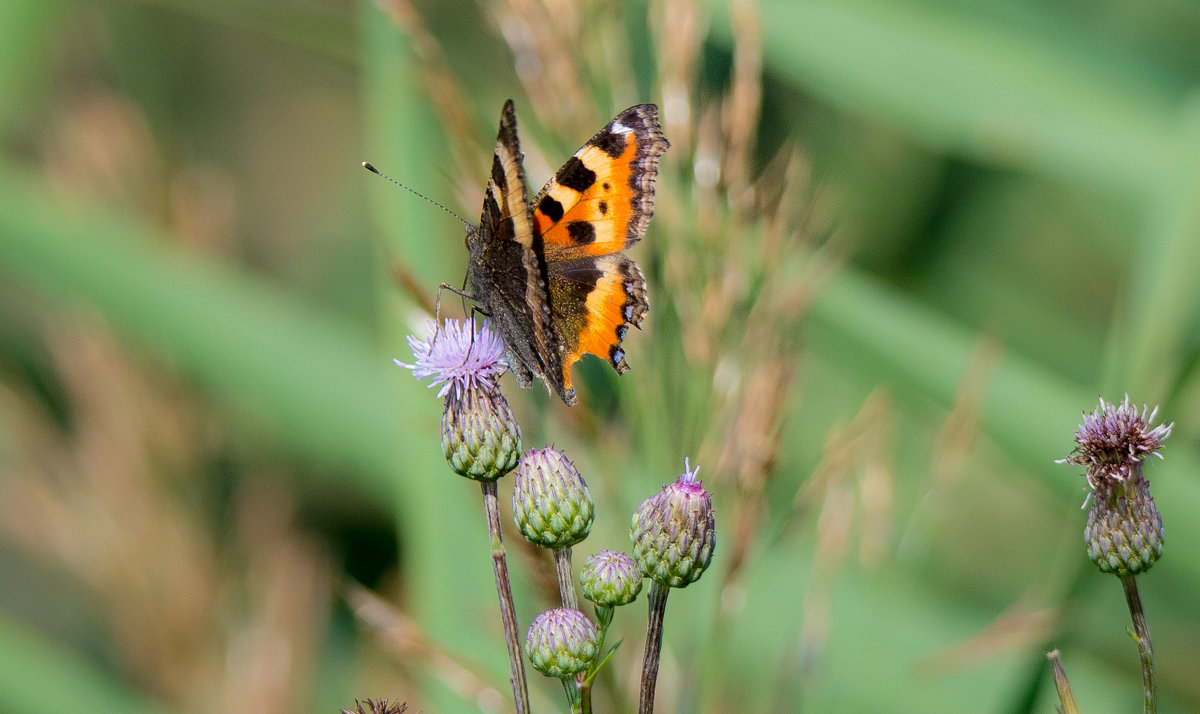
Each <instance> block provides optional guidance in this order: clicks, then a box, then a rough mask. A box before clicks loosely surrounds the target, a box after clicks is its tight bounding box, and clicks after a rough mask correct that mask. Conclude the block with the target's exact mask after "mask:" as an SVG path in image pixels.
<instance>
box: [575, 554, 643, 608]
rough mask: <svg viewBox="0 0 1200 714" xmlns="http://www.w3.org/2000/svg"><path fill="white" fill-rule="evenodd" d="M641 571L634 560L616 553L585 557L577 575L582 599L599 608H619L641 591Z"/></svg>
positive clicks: (632, 599)
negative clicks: (581, 589)
mask: <svg viewBox="0 0 1200 714" xmlns="http://www.w3.org/2000/svg"><path fill="white" fill-rule="evenodd" d="M642 577H643V576H642V571H641V570H640V569H639V568H638V564H637V561H635V560H634V559H633V558H632V557H630V556H628V555H626V554H625V553H622V552H621V551H619V550H602V551H600V552H599V553H596V554H595V555H589V556H588V558H587V560H585V561H584V563H583V570H581V571H580V572H579V583H580V585H582V586H583V596H584V597H585V598H587V599H588V600H591V601H592V602H594V603H596V604H597V605H599V606H600V607H620V606H621V605H628V604H629V603H631V602H633V601H634V600H636V599H637V596H638V593H640V592H641V591H642Z"/></svg>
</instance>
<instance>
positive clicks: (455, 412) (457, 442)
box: [442, 385, 521, 481]
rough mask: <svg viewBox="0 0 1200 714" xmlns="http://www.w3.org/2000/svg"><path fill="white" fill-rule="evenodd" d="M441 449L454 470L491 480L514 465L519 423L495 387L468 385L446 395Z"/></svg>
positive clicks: (518, 439)
mask: <svg viewBox="0 0 1200 714" xmlns="http://www.w3.org/2000/svg"><path fill="white" fill-rule="evenodd" d="M442 453H444V454H445V455H446V461H447V462H449V464H450V468H451V469H453V470H454V473H456V474H458V475H459V476H465V477H467V478H470V479H475V480H476V481H494V480H496V479H498V478H500V477H501V476H503V475H504V474H506V473H508V472H509V471H512V470H513V469H514V468H515V467H516V465H517V459H518V458H519V457H520V453H521V427H520V426H518V424H517V420H516V418H515V417H514V416H513V413H512V409H510V408H509V406H508V400H507V399H505V398H504V395H503V394H501V393H500V390H499V389H497V388H495V387H487V386H475V385H472V386H470V387H467V388H466V389H463V390H461V391H460V390H451V392H450V393H449V394H447V395H446V408H445V410H444V411H443V412H442Z"/></svg>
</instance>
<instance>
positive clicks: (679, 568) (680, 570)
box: [629, 460, 716, 588]
mask: <svg viewBox="0 0 1200 714" xmlns="http://www.w3.org/2000/svg"><path fill="white" fill-rule="evenodd" d="M699 471H700V467H699V466H697V467H696V468H695V469H692V468H690V466H689V465H688V463H687V461H686V460H685V461H684V472H683V474H682V475H681V476H680V477H679V478H678V479H676V480H675V482H674V483H672V484H669V485H667V486H663V489H662V492H661V493H657V494H655V495H653V496H651V497H650V498H647V499H646V500H645V501H643V502H642V504H641V505H640V506H638V509H637V511H636V512H634V514H633V521H632V523H631V524H630V527H629V537H630V539H632V540H633V556H634V558H635V559H636V560H637V564H638V567H639V568H641V571H642V573H643V574H644V575H646V576H647V577H649V578H651V579H652V580H654V581H656V582H658V583H660V584H662V585H666V586H669V587H673V588H681V587H684V586H686V585H688V584H690V583H693V582H695V581H696V580H698V579H699V578H700V576H701V575H702V574H703V573H704V570H705V569H706V568H707V567H708V564H709V563H710V562H711V561H712V553H713V548H714V547H715V546H716V519H715V516H714V515H713V510H712V497H710V496H709V495H708V491H705V490H704V485H703V484H702V483H701V482H700V481H699V480H698V479H697V478H696V474H697V473H698V472H699Z"/></svg>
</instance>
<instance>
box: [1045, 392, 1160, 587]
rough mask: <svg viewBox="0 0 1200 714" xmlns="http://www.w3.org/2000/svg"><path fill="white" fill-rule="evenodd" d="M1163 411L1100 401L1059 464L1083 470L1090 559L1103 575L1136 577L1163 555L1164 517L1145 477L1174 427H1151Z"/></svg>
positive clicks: (1125, 403)
mask: <svg viewBox="0 0 1200 714" xmlns="http://www.w3.org/2000/svg"><path fill="white" fill-rule="evenodd" d="M1157 414H1158V409H1157V408H1156V409H1154V410H1152V411H1151V410H1148V409H1147V408H1146V407H1145V406H1143V407H1142V408H1141V410H1140V411H1139V410H1138V409H1137V407H1134V406H1132V405H1131V404H1130V403H1129V396H1128V395H1126V397H1125V401H1124V402H1122V403H1121V404H1114V403H1111V402H1106V401H1104V399H1101V400H1100V406H1098V407H1097V408H1096V409H1095V410H1094V411H1093V412H1092V413H1091V414H1090V415H1088V414H1085V415H1084V418H1083V424H1080V425H1079V429H1078V431H1077V432H1076V433H1075V443H1076V446H1075V450H1074V451H1072V452H1071V454H1070V455H1069V456H1067V457H1066V458H1065V459H1060V460H1059V463H1070V464H1076V465H1079V466H1083V467H1085V469H1086V473H1085V475H1086V477H1087V481H1088V486H1089V488H1090V493H1089V494H1088V497H1089V499H1090V500H1091V503H1092V506H1091V510H1090V511H1089V512H1088V522H1087V526H1086V527H1085V528H1084V532H1083V535H1084V542H1085V543H1086V544H1087V553H1088V557H1089V558H1091V559H1092V562H1094V563H1095V564H1096V566H1097V567H1099V568H1100V570H1101V572H1105V573H1115V574H1117V575H1137V574H1138V573H1142V572H1145V571H1146V570H1149V569H1150V566H1152V565H1153V564H1154V563H1155V561H1157V560H1158V558H1159V557H1160V556H1161V555H1162V549H1163V542H1164V537H1163V525H1162V518H1161V517H1160V516H1159V514H1158V510H1157V509H1156V508H1155V506H1154V498H1153V497H1151V495H1150V482H1149V481H1147V480H1146V479H1145V478H1144V477H1143V476H1142V467H1143V465H1144V462H1145V460H1146V459H1147V458H1149V457H1151V456H1157V457H1159V458H1162V454H1160V453H1159V449H1160V448H1161V447H1162V442H1163V441H1164V440H1165V439H1166V438H1167V437H1168V436H1170V435H1171V427H1172V426H1174V425H1173V424H1166V425H1163V424H1160V425H1158V426H1154V427H1151V426H1150V423H1151V422H1153V421H1154V417H1155V416H1156V415H1157Z"/></svg>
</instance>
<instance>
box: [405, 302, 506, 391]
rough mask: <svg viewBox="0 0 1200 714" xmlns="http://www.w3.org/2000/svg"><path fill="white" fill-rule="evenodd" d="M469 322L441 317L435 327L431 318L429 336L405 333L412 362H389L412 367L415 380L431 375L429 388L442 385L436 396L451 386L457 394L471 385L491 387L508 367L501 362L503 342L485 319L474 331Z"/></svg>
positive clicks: (471, 323)
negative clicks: (422, 336)
mask: <svg viewBox="0 0 1200 714" xmlns="http://www.w3.org/2000/svg"><path fill="white" fill-rule="evenodd" d="M473 324H474V323H473V321H462V320H453V319H450V320H445V321H444V322H443V323H442V327H441V329H440V330H439V329H438V328H437V323H435V322H433V321H432V320H431V321H430V322H429V329H428V334H429V337H427V338H425V339H419V338H418V337H416V336H415V335H409V336H408V346H409V348H411V349H412V353H413V359H414V363H413V364H406V363H404V362H401V361H400V360H398V359H397V360H392V361H393V362H395V363H396V364H398V365H399V366H401V367H404V368H405V369H410V370H412V373H413V376H414V377H416V378H417V379H428V378H430V377H432V378H433V381H432V382H431V383H430V384H429V386H430V387H433V386H435V385H438V384H441V385H442V388H441V389H440V390H438V396H439V397H445V396H446V394H447V393H449V391H450V390H451V389H452V388H453V389H454V390H455V392H456V393H458V394H461V393H462V392H464V391H466V390H467V389H468V388H470V387H473V386H477V387H488V388H490V387H493V386H495V380H496V378H497V377H499V376H500V375H502V374H504V370H506V369H508V364H507V363H506V362H505V361H504V343H503V342H502V341H501V340H500V335H498V334H496V333H495V332H493V331H492V329H491V325H490V324H489V323H488V321H487V320H484V321H483V323H482V324H481V325H480V326H479V331H478V332H476V333H474V334H472V332H471V327H472V325H473Z"/></svg>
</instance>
